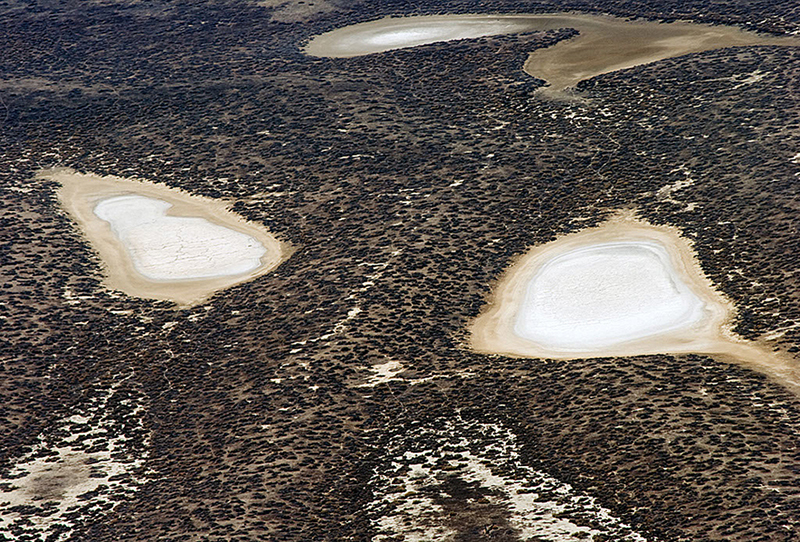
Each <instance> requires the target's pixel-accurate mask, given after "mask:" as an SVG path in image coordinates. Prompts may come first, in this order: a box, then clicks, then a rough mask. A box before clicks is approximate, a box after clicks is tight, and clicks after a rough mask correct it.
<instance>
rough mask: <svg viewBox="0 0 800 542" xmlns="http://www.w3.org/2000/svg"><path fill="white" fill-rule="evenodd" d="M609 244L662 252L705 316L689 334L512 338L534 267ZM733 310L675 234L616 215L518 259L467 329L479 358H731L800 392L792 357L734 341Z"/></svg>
mask: <svg viewBox="0 0 800 542" xmlns="http://www.w3.org/2000/svg"><path fill="white" fill-rule="evenodd" d="M614 241H650V242H653V241H655V242H657V243H659V244H661V245H662V246H664V247H665V248H666V249H667V252H668V253H669V255H670V259H671V261H672V264H673V267H674V271H675V272H676V274H677V275H678V277H679V278H681V279H682V280H683V281H684V282H685V284H686V285H688V286H689V287H690V289H691V290H692V291H693V292H694V294H695V295H697V296H698V297H699V298H700V299H701V300H703V302H704V303H705V304H706V306H707V309H708V314H709V315H710V316H709V317H707V318H705V319H704V320H702V321H700V322H698V324H696V325H695V326H692V327H691V328H689V329H682V330H677V331H674V332H672V331H668V332H665V333H661V334H656V335H652V336H649V337H646V338H643V339H638V340H632V341H628V342H624V343H619V344H617V345H614V346H611V347H608V348H602V349H597V350H593V351H591V352H585V351H584V352H574V351H560V350H554V349H552V348H548V347H543V346H542V345H539V344H537V343H535V342H532V341H529V340H526V339H523V338H521V337H519V336H518V335H516V334H515V333H514V324H515V321H516V318H517V314H518V311H519V310H520V308H521V305H522V302H523V299H524V296H525V293H526V290H527V285H528V284H529V282H530V280H531V279H532V278H533V277H534V276H535V274H536V272H537V271H538V270H539V269H540V268H541V266H542V265H543V264H544V263H546V262H548V261H550V260H552V259H553V258H554V257H556V256H559V255H561V254H564V253H566V252H569V251H572V250H575V249H577V248H582V247H586V246H589V245H594V244H598V243H608V242H614ZM735 317H736V310H735V307H734V305H733V303H732V302H731V301H730V300H728V299H727V298H725V297H724V296H723V295H722V294H720V293H719V292H718V291H717V290H716V289H715V288H714V285H713V284H712V283H711V281H710V280H709V279H708V278H707V277H706V276H705V274H704V273H703V270H702V268H701V267H700V264H699V262H698V261H697V258H696V256H695V254H694V251H693V250H692V248H691V241H689V240H688V239H686V238H685V237H682V236H681V234H680V230H678V229H677V228H675V227H669V226H653V225H651V224H648V223H646V222H644V221H642V220H639V219H637V218H635V216H634V215H633V214H632V213H620V214H618V215H617V216H615V217H614V218H612V219H611V220H609V221H607V222H605V223H604V224H602V225H600V226H597V227H594V228H590V229H587V230H583V231H580V232H577V233H572V234H569V235H565V236H563V237H561V238H559V239H557V240H555V241H552V242H550V243H546V244H544V245H541V246H538V247H535V248H533V249H532V250H530V251H528V252H527V253H525V254H523V255H521V256H519V257H518V258H516V260H515V261H514V262H513V263H512V265H511V266H510V267H509V269H508V270H507V271H506V272H505V273H504V275H503V276H502V277H501V279H500V280H499V281H498V283H497V285H496V286H495V287H494V288H493V292H492V295H491V298H490V301H489V303H488V304H487V305H486V307H485V308H484V310H483V311H482V313H481V314H480V315H479V316H478V317H477V318H475V319H474V320H473V321H472V322H470V324H469V328H468V329H469V334H470V338H469V341H470V342H469V346H470V348H472V349H473V350H475V351H477V352H481V353H485V354H501V355H504V356H510V357H518V358H545V359H560V360H568V359H585V358H591V357H623V356H635V355H647V354H681V353H684V354H685V353H697V354H709V355H713V356H715V357H719V358H722V359H724V360H728V361H735V362H737V363H739V364H743V365H745V366H748V367H750V368H753V369H756V370H759V371H760V372H763V373H766V374H768V375H770V376H772V377H774V378H776V379H777V380H778V381H780V382H781V383H782V384H784V385H785V386H787V387H788V388H790V389H792V390H793V391H795V392H796V393H797V392H800V367H798V366H797V364H796V362H794V361H793V360H791V359H784V358H783V357H781V356H779V355H777V354H776V353H773V352H772V351H771V348H770V344H769V343H767V342H766V341H762V342H751V341H746V340H744V339H741V338H739V337H738V336H736V335H735V334H734V333H733V332H732V331H731V327H732V324H733V323H734V321H735Z"/></svg>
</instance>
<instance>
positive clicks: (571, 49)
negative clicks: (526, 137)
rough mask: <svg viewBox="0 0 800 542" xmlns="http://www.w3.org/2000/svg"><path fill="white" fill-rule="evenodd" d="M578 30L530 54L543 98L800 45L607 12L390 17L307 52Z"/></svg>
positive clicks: (323, 39) (331, 36) (336, 33)
mask: <svg viewBox="0 0 800 542" xmlns="http://www.w3.org/2000/svg"><path fill="white" fill-rule="evenodd" d="M560 28H575V29H576V30H578V32H580V34H579V35H578V36H576V37H574V38H572V39H569V40H565V41H562V42H559V43H557V44H556V45H554V46H552V47H548V48H545V49H538V50H536V51H533V52H531V54H530V55H529V57H528V60H527V61H526V62H525V66H524V69H525V71H526V72H527V73H528V74H529V75H532V76H534V77H538V78H539V79H544V80H545V81H547V82H548V83H549V87H546V88H544V89H542V93H543V94H544V95H547V96H550V97H559V96H563V95H564V91H565V90H566V89H568V88H571V87H574V86H575V85H576V84H577V83H578V82H579V81H581V80H583V79H589V78H591V77H594V76H597V75H600V74H603V73H608V72H612V71H617V70H623V69H626V68H631V67H633V66H638V65H641V64H649V63H651V62H656V61H658V60H663V59H666V58H672V57H676V56H680V55H685V54H688V53H699V52H703V51H710V50H712V49H722V48H725V47H735V46H744V45H793V46H800V39H798V38H797V37H794V36H791V37H788V36H787V37H774V36H766V35H761V34H756V33H754V32H747V31H744V30H742V29H740V28H736V27H731V26H711V25H705V24H696V23H687V22H674V23H658V22H653V21H630V20H626V19H622V18H619V17H611V16H606V15H587V14H580V13H548V14H541V15H522V14H520V15H435V16H420V17H387V18H383V19H379V20H376V21H370V22H367V23H359V24H355V25H350V26H346V27H342V28H339V29H336V30H332V31H330V32H326V33H324V34H320V35H318V36H316V37H314V38H313V39H312V40H311V41H310V42H309V43H308V44H307V45H306V47H305V48H304V52H305V53H307V54H309V55H312V56H321V57H334V58H341V57H351V56H360V55H367V54H372V53H380V52H383V51H389V50H393V49H401V48H406V47H415V46H418V45H426V44H430V43H435V42H441V41H450V40H458V39H467V38H478V37H482V36H494V35H500V34H514V33H521V32H533V31H543V30H558V29H560Z"/></svg>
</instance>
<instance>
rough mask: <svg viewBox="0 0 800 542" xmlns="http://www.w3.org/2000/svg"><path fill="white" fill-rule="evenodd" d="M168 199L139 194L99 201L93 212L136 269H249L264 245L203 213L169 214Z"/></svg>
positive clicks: (213, 272) (175, 274) (195, 272)
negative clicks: (190, 215) (108, 227)
mask: <svg viewBox="0 0 800 542" xmlns="http://www.w3.org/2000/svg"><path fill="white" fill-rule="evenodd" d="M170 207H172V204H171V203H168V202H166V201H162V200H159V199H154V198H148V197H145V196H138V195H124V196H117V197H112V198H108V199H104V200H102V201H100V202H99V203H98V204H97V205H96V206H95V208H94V214H95V215H96V216H97V217H98V218H100V219H102V220H105V221H106V222H108V223H109V225H110V226H111V230H112V232H113V233H114V235H116V236H117V238H118V239H119V240H120V242H121V243H122V244H123V245H124V247H125V249H126V250H127V251H128V254H129V255H130V257H131V260H132V262H133V265H134V267H135V268H136V271H138V272H139V273H140V274H142V275H143V276H145V277H147V278H148V279H151V280H187V279H204V278H212V277H227V276H235V275H241V274H245V273H249V272H250V271H253V270H255V269H257V268H258V267H259V266H261V257H262V256H264V254H265V253H266V251H267V249H266V248H265V247H264V245H262V244H261V243H259V242H258V241H257V240H256V239H254V238H253V237H251V236H249V235H247V234H244V233H241V232H237V231H234V230H232V229H230V228H226V227H224V226H220V225H217V224H213V223H211V222H209V221H208V220H206V219H204V218H198V217H184V216H168V215H167V210H168V209H169V208H170Z"/></svg>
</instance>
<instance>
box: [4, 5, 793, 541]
mask: <svg viewBox="0 0 800 542" xmlns="http://www.w3.org/2000/svg"><path fill="white" fill-rule="evenodd" d="M557 12H569V13H570V15H569V17H574V16H575V15H574V14H576V13H580V14H583V15H591V16H602V17H606V16H610V17H615V18H616V19H614V20H622V21H625V20H630V21H628V22H630V24H632V25H647V26H648V28H658V29H664V28H671V27H669V26H664V25H666V24H668V23H676V22H678V23H679V24H680V25H683V24H692V25H707V26H702V28H704V29H711V30H707V31H708V32H723V33H725V32H733V33H739V32H743V31H746V32H748V33H750V34H748V36H752V35H757V36H758V38H757V40H758V43H759V44H755V43H754V42H751V41H747V42H746V43H739V42H737V43H730V42H724V43H726V45H727V46H726V47H724V48H713V49H707V48H706V47H705V46H704V47H702V49H703V50H694V49H692V50H688V51H684V52H685V54H681V55H679V56H670V55H668V57H664V56H662V55H661V54H660V53H659V54H658V55H656V56H655V57H649V56H648V55H650V54H651V53H652V52H653V51H652V50H651V49H649V48H645V49H646V50H642V51H638V50H635V49H636V48H635V47H634V50H631V49H626V50H625V51H624V55H623V56H625V58H626V60H625V61H624V62H622V64H621V65H620V66H617V67H618V68H625V69H614V70H613V71H607V72H606V73H599V72H597V71H592V72H591V73H588V74H585V75H580V74H576V75H575V76H574V77H575V78H581V77H585V78H583V79H581V80H580V81H578V82H574V81H572V82H566V83H564V84H566V85H568V86H572V87H573V89H572V90H571V91H570V93H569V94H570V96H569V97H570V99H567V100H563V99H557V100H553V99H549V97H548V96H547V95H546V91H545V89H547V88H550V87H547V86H546V82H545V80H546V79H547V80H548V81H550V79H548V78H547V77H546V76H544V75H536V76H535V77H534V76H532V75H531V73H534V71H533V70H532V69H531V62H532V61H533V59H535V58H542V55H546V54H555V52H556V51H562V52H564V54H568V51H567V50H568V49H569V48H570V47H573V46H575V47H577V45H578V44H579V43H581V42H580V41H579V40H581V38H582V37H583V38H584V39H585V38H587V37H588V36H590V35H591V29H586V28H575V27H574V26H571V23H570V22H569V20H568V19H565V20H564V22H563V23H559V24H558V28H552V29H539V30H534V31H529V32H524V33H513V34H499V35H492V36H482V37H476V38H472V39H464V40H457V41H449V42H437V43H431V44H427V45H420V46H417V47H412V48H403V49H395V50H389V51H384V52H380V53H375V54H369V55H363V56H354V57H347V58H325V57H317V56H312V55H308V54H306V53H305V52H304V49H303V48H304V47H305V46H306V45H308V44H309V43H310V42H311V40H312V39H313V38H314V36H318V35H322V34H325V33H327V32H330V31H333V30H335V29H338V28H345V27H348V26H350V25H355V24H360V23H367V22H369V21H374V20H380V19H383V18H386V17H403V16H433V15H437V16H441V15H446V14H458V15H468V14H477V15H492V16H497V15H498V14H534V15H543V14H552V13H557ZM681 21H683V22H681ZM620 24H622V23H620ZM662 24H663V25H662ZM652 25H655V26H652ZM575 26H578V25H577V24H576V25H575ZM729 27H733V28H736V29H737V30H725V29H726V28H729ZM0 28H2V29H3V30H2V32H0V51H2V54H0V73H2V76H0V126H1V128H0V149H2V152H0V166H1V167H0V195H1V197H2V198H3V202H2V203H3V204H2V205H1V206H0V221H1V222H0V224H2V237H1V239H2V241H0V247H2V250H1V251H0V273H2V277H3V278H2V281H0V286H2V295H0V341H2V342H1V343H0V356H1V357H2V362H1V363H0V399H2V400H0V533H2V537H4V538H5V539H9V540H14V539H16V540H37V541H38V540H41V541H44V540H52V541H67V540H70V541H71V540H75V541H83V540H91V541H96V542H103V541H112V540H113V541H115V542H116V541H150V540H165V541H178V540H226V541H245V540H247V541H251V540H264V541H267V540H268V541H297V542H307V541H311V540H314V541H316V540H323V541H325V540H327V541H345V540H352V541H368V540H369V541H372V540H376V541H383V542H389V541H392V542H398V541H411V540H451V541H477V540H502V541H517V540H530V541H537V542H538V541H541V540H548V541H555V542H560V541H563V540H571V539H576V540H581V539H582V540H594V541H597V542H599V541H602V540H614V541H618V540H620V541H636V542H638V541H641V540H648V541H655V542H667V541H669V542H672V541H681V542H683V541H687V542H688V541H706V540H725V541H736V542H754V541H759V542H763V541H769V542H773V541H780V542H790V541H794V540H796V539H798V536H800V498H798V496H800V447H798V436H799V435H800V421H799V420H800V398H799V397H798V394H797V391H796V390H795V389H793V388H792V386H790V385H788V384H787V382H788V377H787V375H790V373H791V372H792V371H796V369H797V367H798V363H800V288H798V280H799V279H800V276H799V275H798V269H800V266H798V260H797V255H798V254H800V235H798V228H800V213H799V212H798V211H800V194H799V193H798V182H797V180H798V174H799V173H800V159H799V158H798V151H799V150H800V142H798V136H799V135H800V120H798V113H800V109H799V107H798V88H800V87H799V85H800V61H799V59H798V55H800V50H798V48H797V47H795V46H784V45H778V44H777V41H775V42H773V40H779V41H787V40H796V39H797V38H796V36H797V32H798V30H800V5H798V4H797V3H796V2H777V1H769V0H765V1H759V2H750V1H744V0H702V1H701V0H681V1H677V0H674V1H673V0H657V1H653V2H634V1H631V0H608V1H605V2H602V3H601V2H592V1H589V0H569V1H561V0H559V1H558V2H556V1H555V0H535V1H527V0H526V1H520V0H508V1H507V0H498V1H496V2H491V13H489V8H488V7H487V5H486V3H480V2H474V1H472V0H452V1H448V2H438V1H435V2H428V1H426V2H414V3H410V2H403V1H389V2H386V1H381V2H377V1H359V0H354V1H348V2H345V1H343V0H324V1H317V0H314V1H313V2H312V1H306V2H296V1H294V0H292V1H289V2H273V1H255V0H254V1H249V0H222V1H213V2H212V1H204V0H201V1H196V2H188V1H187V2H184V1H166V0H152V1H149V2H138V1H135V0H102V1H92V2H85V1H77V0H66V1H63V2H49V1H41V2H34V1H32V0H30V1H29V0H12V1H7V2H3V3H2V4H1V5H0ZM631 28H633V26H631ZM739 29H741V30H739ZM654 32H655V31H654ZM760 40H764V41H760ZM626 43H627V44H628V45H630V43H628V42H626ZM597 47H598V48H599V45H597ZM603 54H604V55H605V54H606V53H603ZM643 57H647V58H648V59H650V60H654V61H653V62H647V63H639V62H638V60H637V61H636V62H634V64H637V65H635V66H633V67H626V66H629V65H630V64H631V62H630V59H631V58H634V59H638V58H643ZM656 57H657V58H656ZM526 62H527V64H526ZM603 71H605V70H603ZM550 77H551V79H553V77H552V76H550ZM550 82H551V83H553V81H550ZM51 168H67V169H69V170H72V171H74V172H76V174H78V175H79V176H92V178H107V177H110V176H111V177H115V178H120V179H130V180H131V181H130V182H135V183H138V185H137V190H138V189H139V188H141V187H142V186H149V187H159V188H158V190H160V191H161V192H159V194H156V193H143V195H148V194H149V197H153V198H156V199H161V200H163V201H169V202H171V203H175V204H176V205H175V207H176V208H175V209H174V210H175V212H176V216H179V215H183V214H184V213H183V210H181V209H178V208H177V207H178V206H179V204H180V201H184V199H183V198H187V199H186V200H185V201H186V202H187V205H189V203H188V202H189V200H192V201H195V199H196V201H198V202H202V204H198V205H200V207H193V208H192V213H193V214H191V216H194V217H198V216H199V217H201V218H205V219H206V220H209V221H211V220H217V221H218V222H217V223H218V224H219V225H221V226H226V225H227V226H230V227H232V228H233V227H241V228H244V229H241V230H239V231H242V232H243V233H247V234H248V235H251V236H252V237H254V238H259V237H258V235H261V234H260V233H258V232H268V233H269V235H270V236H272V237H274V239H276V240H278V241H279V242H280V243H282V245H281V247H283V246H286V247H291V250H292V251H291V253H289V252H287V253H285V254H284V253H281V254H282V256H288V257H285V258H283V261H282V262H281V263H280V265H277V266H275V267H272V268H269V270H268V271H266V272H264V273H260V274H259V273H255V274H254V275H253V276H249V277H246V279H247V280H237V281H235V282H234V283H232V284H226V285H221V286H220V287H219V288H216V287H215V288H213V289H212V291H206V292H204V293H202V295H199V296H198V297H196V298H194V300H192V301H189V302H187V303H185V304H183V303H176V302H175V301H173V300H172V299H173V298H170V297H169V296H163V297H162V298H159V299H152V298H151V297H149V296H146V295H139V294H137V293H136V292H134V291H131V290H126V289H125V288H123V286H122V285H121V284H119V283H115V282H113V281H111V280H110V279H109V268H110V265H109V264H108V263H107V262H106V261H105V260H108V257H106V256H104V255H103V254H101V250H100V249H98V248H97V246H95V245H94V244H93V241H92V239H90V238H89V237H88V236H87V234H86V229H85V228H82V227H81V224H80V220H76V218H75V216H74V214H73V213H71V212H70V211H68V210H66V209H65V208H64V206H63V199H60V198H59V191H60V190H62V184H61V183H59V182H57V181H56V180H54V179H53V178H48V177H47V176H42V174H41V172H42V171H46V170H50V169H51ZM62 171H64V170H63V169H62ZM139 185H141V186H139ZM81 186H85V185H81ZM153 189H154V190H155V188H153ZM148 190H149V188H148ZM162 190H163V191H162ZM172 193H175V194H180V196H176V198H177V199H176V200H175V201H174V202H173V201H172V200H169V199H168V198H169V196H168V194H172ZM114 194H115V195H119V194H118V193H116V192H115V193H114ZM100 196H102V194H100ZM209 209H214V210H213V211H210V210H209ZM185 210H188V207H187V208H185ZM620 212H627V213H631V214H633V215H635V216H637V217H638V218H639V219H640V220H641V221H642V222H644V223H647V224H649V225H652V226H653V227H655V228H659V229H663V230H665V231H672V232H679V236H680V238H681V239H683V240H684V241H685V242H686V244H687V246H690V247H691V251H692V254H693V258H692V261H693V264H692V265H694V266H696V267H697V269H698V270H699V271H698V275H699V274H700V273H701V274H702V277H704V278H703V283H704V287H706V288H709V289H710V290H711V291H713V292H715V295H719V296H720V298H721V299H724V300H725V302H726V303H728V304H729V309H730V310H729V314H730V315H732V316H731V319H730V320H729V321H728V322H727V324H726V325H725V328H724V329H725V333H729V334H730V336H731V337H734V338H735V340H736V341H742V344H752V345H755V346H756V347H757V348H758V351H759V352H763V358H759V359H757V360H755V361H753V360H751V361H752V362H751V363H750V364H746V363H742V361H741V359H738V358H736V359H734V358H733V357H732V356H731V353H720V352H719V350H716V349H711V348H703V349H701V350H702V351H688V352H687V351H680V352H679V351H676V350H674V349H671V348H670V349H663V350H665V351H660V352H655V351H652V350H651V351H650V352H649V353H647V354H635V355H634V354H633V353H625V355H620V354H621V353H615V355H606V356H605V357H600V356H599V355H594V354H592V355H591V356H589V355H588V354H587V355H586V357H581V356H577V357H572V356H570V357H571V359H554V358H549V357H544V356H538V355H519V354H517V353H515V354H514V355H506V354H502V353H491V352H484V351H477V350H476V349H475V348H473V345H472V344H471V325H472V323H473V322H475V321H476V318H478V317H479V316H480V315H481V314H484V313H485V312H486V311H487V310H490V308H491V304H492V301H493V300H494V299H495V296H496V294H497V292H498V290H497V288H498V285H499V284H501V282H502V280H503V278H504V277H505V276H507V274H508V273H509V270H512V269H514V267H513V266H514V264H515V263H518V262H520V261H521V260H522V259H524V258H525V255H526V254H534V253H535V252H536V251H537V250H540V249H541V247H545V246H548V244H549V243H553V242H557V241H558V240H563V239H570V238H571V237H570V236H572V235H581V232H587V231H590V230H592V229H593V228H597V227H600V226H601V225H603V224H604V223H606V222H608V221H609V220H610V219H612V218H613V217H615V216H618V214H619V213H620ZM198 213H199V214H198ZM226 213H230V214H226ZM225 217H228V218H225ZM228 219H230V220H231V221H232V222H225V221H226V220H228ZM219 221H222V222H219ZM250 227H252V228H253V229H252V230H249V229H247V228H250ZM676 235H677V234H676ZM264 242H265V241H262V244H263V243H264ZM283 244H285V245H283ZM265 246H266V245H265ZM119 267H120V268H121V267H123V266H122V265H120V266H119ZM745 341H746V343H745ZM737 344H738V343H737ZM658 350H662V349H658ZM667 350H668V351H667ZM773 359H775V360H781V361H780V363H782V364H783V365H782V366H781V370H785V371H784V372H783V373H781V374H778V373H779V372H778V371H774V372H770V367H771V368H773V369H774V368H775V367H776V366H775V365H772V366H770V365H769V363H768V362H769V360H773Z"/></svg>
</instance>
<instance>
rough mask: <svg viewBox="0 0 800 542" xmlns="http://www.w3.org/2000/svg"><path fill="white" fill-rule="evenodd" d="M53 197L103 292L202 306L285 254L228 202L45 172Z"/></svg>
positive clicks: (67, 172) (129, 182)
mask: <svg viewBox="0 0 800 542" xmlns="http://www.w3.org/2000/svg"><path fill="white" fill-rule="evenodd" d="M39 176H40V177H41V178H44V179H49V180H53V181H56V182H58V183H60V184H61V188H60V189H59V191H58V197H59V200H60V201H61V204H62V206H63V207H64V209H65V210H66V211H67V212H68V213H69V215H70V216H71V217H72V218H73V219H74V220H75V222H76V223H77V224H78V226H79V227H80V229H81V231H82V232H83V234H84V235H85V236H86V237H87V239H88V240H89V242H90V243H91V245H92V247H93V248H94V249H95V250H96V252H97V253H98V255H99V256H100V259H101V261H102V264H103V271H104V274H105V282H106V285H107V286H108V287H109V288H111V289H115V290H121V291H123V292H125V293H126V294H128V295H131V296H136V297H144V298H148V299H162V300H169V301H174V302H175V303H177V304H178V305H180V306H183V307H185V306H191V305H193V304H196V303H199V302H202V301H203V300H205V299H206V298H208V297H209V296H210V295H212V294H213V293H214V292H216V291H217V290H220V289H223V288H227V287H229V286H232V285H234V284H238V283H241V282H245V281H248V280H252V279H253V278H255V277H258V276H260V275H263V274H264V273H268V272H269V271H272V270H273V269H275V268H276V267H277V266H278V265H280V263H281V262H283V261H284V260H285V259H286V258H287V257H288V256H289V254H290V253H291V247H290V246H289V245H288V244H286V243H282V242H280V241H278V240H277V239H276V238H275V237H273V236H272V235H271V234H270V233H269V232H268V231H267V230H266V229H264V228H262V227H260V226H258V225H256V224H253V223H250V222H247V221H246V220H244V219H243V218H242V217H240V216H238V215H236V214H235V213H233V212H231V211H230V210H229V207H228V204H227V202H224V201H218V200H214V199H211V198H205V197H200V196H194V195H190V194H188V193H186V192H183V191H181V190H177V189H173V188H168V187H166V186H163V185H158V184H155V183H152V182H148V181H140V180H134V179H125V178H121V177H113V176H107V177H101V176H97V175H92V174H82V173H77V172H75V171H73V170H70V169H62V168H59V169H50V170H45V171H43V172H41V173H40V175H39Z"/></svg>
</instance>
